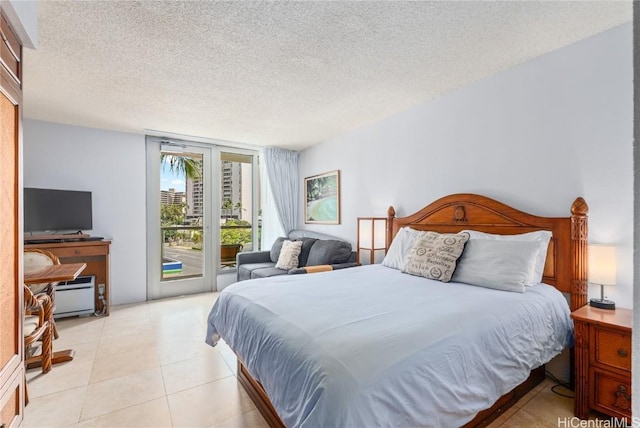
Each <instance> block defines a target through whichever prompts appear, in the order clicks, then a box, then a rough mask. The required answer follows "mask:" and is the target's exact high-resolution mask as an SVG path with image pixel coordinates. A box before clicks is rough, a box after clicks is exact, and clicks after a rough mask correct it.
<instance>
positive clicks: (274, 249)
mask: <svg viewBox="0 0 640 428" xmlns="http://www.w3.org/2000/svg"><path fill="white" fill-rule="evenodd" d="M285 239H287V238H283V237H280V238H278V239H276V242H274V243H273V245H272V246H271V252H270V254H269V257H270V258H271V261H272V262H273V263H278V258H279V257H280V251H281V250H282V243H283V242H284V241H285Z"/></svg>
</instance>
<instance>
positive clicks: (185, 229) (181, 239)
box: [160, 225, 260, 280]
mask: <svg viewBox="0 0 640 428" xmlns="http://www.w3.org/2000/svg"><path fill="white" fill-rule="evenodd" d="M252 228H253V226H251V225H220V233H221V239H220V245H221V250H220V251H219V252H218V254H219V256H220V255H222V257H223V259H221V260H218V261H217V262H216V263H217V266H216V268H217V269H218V271H219V272H220V271H222V272H224V271H229V270H231V271H232V270H234V269H235V263H233V262H232V261H231V260H230V257H229V247H230V246H235V247H238V245H239V246H240V247H238V248H241V250H240V251H252V250H253V247H254V246H253V242H252V234H251V233H249V240H248V241H247V239H246V235H245V236H243V237H240V238H241V239H238V238H236V239H233V236H229V234H226V233H224V232H225V231H227V230H242V229H248V230H251V229H252ZM259 229H260V225H259V226H258V230H259ZM160 231H161V233H162V250H161V254H162V266H163V267H162V279H163V280H172V279H184V278H189V277H197V276H202V274H203V260H202V259H203V253H202V231H203V227H202V226H161V227H160ZM223 247H227V248H223ZM225 256H226V258H225Z"/></svg>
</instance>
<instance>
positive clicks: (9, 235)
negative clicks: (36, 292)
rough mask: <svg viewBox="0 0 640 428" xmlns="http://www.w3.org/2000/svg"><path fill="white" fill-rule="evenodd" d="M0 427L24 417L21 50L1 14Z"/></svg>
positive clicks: (14, 424) (17, 421)
mask: <svg viewBox="0 0 640 428" xmlns="http://www.w3.org/2000/svg"><path fill="white" fill-rule="evenodd" d="M0 32H1V33H2V34H1V36H2V37H1V38H0V219H1V221H0V261H1V262H0V426H3V427H4V426H6V427H12V426H18V425H19V424H20V423H21V422H22V415H23V413H24V404H23V403H24V391H25V389H24V388H25V385H24V349H23V348H24V346H23V338H22V319H23V307H22V299H23V296H22V220H21V219H22V165H21V146H22V130H21V127H22V124H21V122H22V114H21V104H22V90H21V82H20V79H21V74H22V69H21V59H22V47H21V46H20V43H19V42H18V37H17V36H16V35H15V33H14V31H13V29H12V28H11V27H10V25H9V22H8V21H7V19H6V17H5V16H4V15H3V14H0Z"/></svg>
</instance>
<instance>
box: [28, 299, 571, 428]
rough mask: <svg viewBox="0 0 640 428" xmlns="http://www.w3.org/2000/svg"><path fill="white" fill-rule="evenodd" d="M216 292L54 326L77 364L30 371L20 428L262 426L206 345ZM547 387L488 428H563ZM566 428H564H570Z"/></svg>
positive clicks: (227, 359)
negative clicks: (27, 399)
mask: <svg viewBox="0 0 640 428" xmlns="http://www.w3.org/2000/svg"><path fill="white" fill-rule="evenodd" d="M216 297H217V293H206V294H200V295H195V296H187V297H181V298H174V299H166V300H159V301H153V302H148V303H140V304H135V305H125V306H114V307H112V308H111V315H110V316H109V317H103V318H98V317H87V318H70V319H64V320H59V321H58V323H57V324H58V329H59V332H60V338H59V339H58V340H55V341H54V342H53V343H54V350H61V349H67V348H72V349H74V350H75V351H76V357H75V359H74V360H73V361H72V362H69V363H64V364H58V365H55V366H54V367H53V370H52V371H51V372H49V373H47V374H46V375H42V374H41V372H40V371H39V370H38V369H33V370H29V371H28V372H27V382H28V388H29V397H30V400H31V401H30V403H29V405H28V406H27V408H26V411H25V420H24V423H23V426H24V427H27V428H29V427H82V428H85V427H136V428H138V427H154V428H155V427H172V426H173V427H229V428H231V427H257V428H262V427H266V426H267V424H266V422H265V421H264V419H263V418H262V416H261V415H260V413H259V412H258V411H257V410H256V408H255V406H254V404H253V403H252V402H251V400H250V399H249V397H248V396H247V394H246V393H245V392H244V390H243V389H242V387H240V386H239V385H238V383H237V381H236V377H235V372H236V361H235V356H234V354H233V352H232V351H231V350H230V349H229V348H228V347H227V346H226V345H225V344H224V343H222V344H220V345H219V346H216V347H215V348H211V347H210V346H208V345H206V344H205V343H204V342H203V338H204V335H205V329H206V327H205V326H206V319H207V315H208V313H209V310H210V308H211V306H212V305H213V302H214V301H215V299H216ZM551 386H552V383H551V382H550V381H546V382H544V383H542V384H541V385H539V386H538V387H537V388H536V389H535V390H533V391H531V392H530V393H529V394H528V395H527V396H525V397H524V398H522V399H521V400H520V401H519V402H518V403H517V404H516V405H515V406H514V407H512V408H511V409H509V410H508V411H507V412H506V413H505V414H504V415H502V416H501V417H500V418H499V419H498V420H496V421H494V423H493V424H491V425H490V426H491V427H492V428H495V427H557V426H558V418H565V417H567V418H570V417H572V416H573V413H572V409H573V400H572V399H569V398H562V397H560V396H558V395H556V394H554V393H552V392H551ZM567 426H568V425H567Z"/></svg>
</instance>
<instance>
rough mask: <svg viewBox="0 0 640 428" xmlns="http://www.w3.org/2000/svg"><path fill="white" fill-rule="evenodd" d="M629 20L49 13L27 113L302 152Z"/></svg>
mask: <svg viewBox="0 0 640 428" xmlns="http://www.w3.org/2000/svg"><path fill="white" fill-rule="evenodd" d="M630 20H631V2H524V1H500V2H401V1H398V2H387V1H385V2H382V1H380V2H342V1H334V2H320V1H317V2H316V1H313V2H278V1H276V2H266V1H260V2H245V1H235V2H208V1H207V2H205V1H200V2H177V1H142V2H133V1H41V2H39V46H38V49H37V50H36V51H28V50H27V51H26V52H25V73H24V80H25V91H24V106H25V108H24V115H25V117H28V118H33V119H40V120H46V121H53V122H61V123H67V124H74V125H81V126H89V127H96V128H105V129H114V130H121V131H128V132H137V133H142V132H143V131H144V130H145V129H153V130H160V131H165V132H168V133H174V134H184V135H193V136H197V137H206V138H216V139H222V140H228V141H236V142H244V143H250V144H257V145H274V146H279V147H288V148H296V149H300V148H304V147H307V146H310V145H313V144H315V143H318V142H320V141H324V140H326V139H329V138H331V137H334V136H336V135H340V134H342V133H345V132H348V131H350V130H352V129H355V128H358V127H360V126H363V125H365V124H367V123H371V122H374V121H376V120H379V119H382V118H384V117H386V116H389V115H391V114H394V113H397V112H400V111H402V110H405V109H407V108H409V107H411V106H413V105H416V104H419V103H422V102H425V101H428V100H430V99H432V98H434V97H437V96H438V95H440V94H443V93H445V92H447V91H451V90H453V89H455V88H458V87H460V86H462V85H465V84H467V83H469V82H472V81H474V80H478V79H481V78H483V77H486V76H489V75H491V74H493V73H496V72H498V71H500V70H502V69H505V68H507V67H511V66H514V65H516V64H519V63H522V62H524V61H527V60H529V59H531V58H533V57H536V56H538V55H541V54H543V53H545V52H549V51H551V50H555V49H558V48H560V47H563V46H566V45H568V44H571V43H573V42H576V41H578V40H580V39H583V38H586V37H588V36H591V35H594V34H596V33H599V32H601V31H604V30H606V29H608V28H611V27H614V26H616V25H619V24H622V23H624V22H627V21H630Z"/></svg>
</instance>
